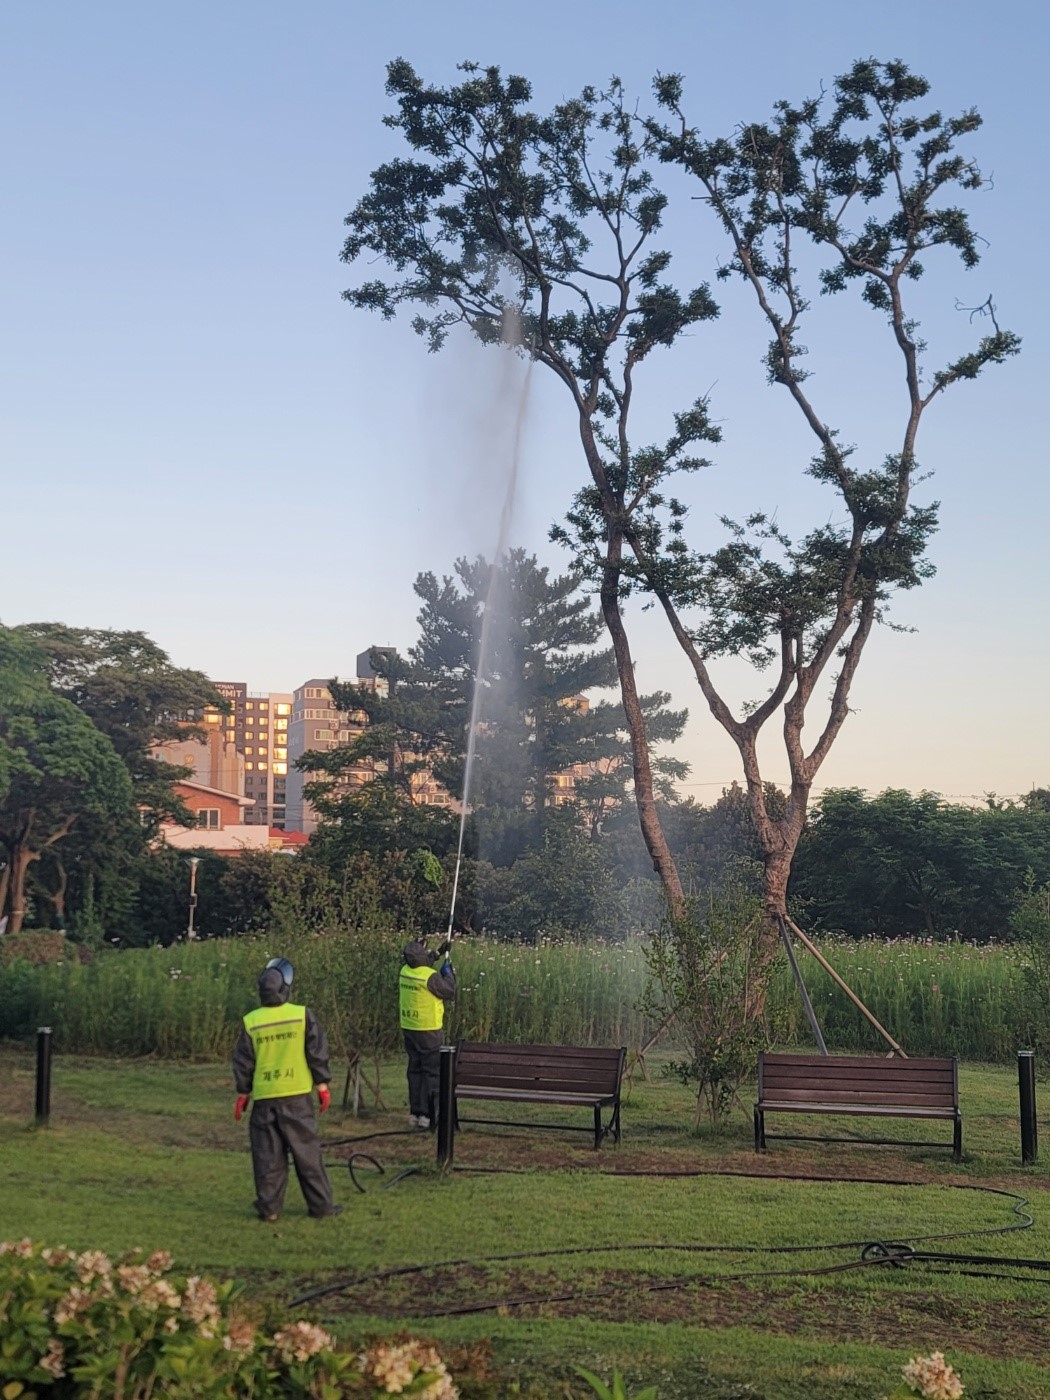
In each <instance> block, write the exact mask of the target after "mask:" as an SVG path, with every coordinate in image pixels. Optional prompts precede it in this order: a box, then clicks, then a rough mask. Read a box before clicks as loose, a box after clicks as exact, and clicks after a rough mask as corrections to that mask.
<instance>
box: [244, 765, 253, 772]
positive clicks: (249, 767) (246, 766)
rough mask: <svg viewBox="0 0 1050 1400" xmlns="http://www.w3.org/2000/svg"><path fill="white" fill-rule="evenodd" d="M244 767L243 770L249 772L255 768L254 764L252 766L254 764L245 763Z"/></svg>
mask: <svg viewBox="0 0 1050 1400" xmlns="http://www.w3.org/2000/svg"><path fill="white" fill-rule="evenodd" d="M244 766H245V768H247V769H248V770H249V771H250V770H251V769H252V768H254V767H255V764H254V763H246V764H245V765H244Z"/></svg>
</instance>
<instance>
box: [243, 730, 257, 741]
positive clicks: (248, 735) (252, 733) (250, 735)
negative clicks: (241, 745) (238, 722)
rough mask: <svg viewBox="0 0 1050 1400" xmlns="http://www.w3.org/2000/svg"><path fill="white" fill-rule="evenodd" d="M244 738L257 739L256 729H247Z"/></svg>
mask: <svg viewBox="0 0 1050 1400" xmlns="http://www.w3.org/2000/svg"><path fill="white" fill-rule="evenodd" d="M244 737H245V738H246V739H254V738H255V730H254V729H246V730H245V732H244Z"/></svg>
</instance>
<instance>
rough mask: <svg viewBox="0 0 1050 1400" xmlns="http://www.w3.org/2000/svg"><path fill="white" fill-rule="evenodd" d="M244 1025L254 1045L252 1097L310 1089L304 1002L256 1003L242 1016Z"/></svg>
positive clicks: (280, 1095)
mask: <svg viewBox="0 0 1050 1400" xmlns="http://www.w3.org/2000/svg"><path fill="white" fill-rule="evenodd" d="M244 1029H245V1030H246V1031H247V1032H248V1035H249V1036H250V1037H251V1042H252V1045H253V1046H254V1048H255V1073H254V1075H253V1076H252V1098H254V1099H286V1098H288V1097H290V1095H292V1094H309V1093H310V1092H311V1090H312V1089H313V1087H314V1077H313V1075H312V1074H311V1073H310V1066H309V1065H308V1064H307V1063H306V1007H305V1006H260V1007H258V1008H257V1009H256V1010H255V1011H249V1012H248V1014H247V1016H245V1018H244Z"/></svg>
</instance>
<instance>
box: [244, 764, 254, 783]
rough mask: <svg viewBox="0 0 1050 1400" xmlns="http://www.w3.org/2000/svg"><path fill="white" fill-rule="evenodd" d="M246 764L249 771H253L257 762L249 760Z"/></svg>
mask: <svg viewBox="0 0 1050 1400" xmlns="http://www.w3.org/2000/svg"><path fill="white" fill-rule="evenodd" d="M244 766H245V768H246V769H247V771H248V772H249V773H250V772H251V771H252V769H253V768H254V767H255V764H254V763H251V762H249V763H246V764H245V765H244ZM244 781H245V782H247V781H248V780H247V778H245V780H244Z"/></svg>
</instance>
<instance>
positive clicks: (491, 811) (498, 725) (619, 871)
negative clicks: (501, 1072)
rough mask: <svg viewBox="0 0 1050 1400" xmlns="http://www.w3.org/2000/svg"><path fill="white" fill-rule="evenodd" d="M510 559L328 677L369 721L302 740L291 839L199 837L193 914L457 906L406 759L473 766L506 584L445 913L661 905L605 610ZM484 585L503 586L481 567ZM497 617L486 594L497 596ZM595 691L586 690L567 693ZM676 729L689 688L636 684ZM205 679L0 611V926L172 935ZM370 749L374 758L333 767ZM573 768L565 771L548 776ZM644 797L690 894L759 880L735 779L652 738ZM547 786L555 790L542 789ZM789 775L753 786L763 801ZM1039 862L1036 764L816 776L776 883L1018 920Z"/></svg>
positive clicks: (372, 915) (552, 925)
mask: <svg viewBox="0 0 1050 1400" xmlns="http://www.w3.org/2000/svg"><path fill="white" fill-rule="evenodd" d="M502 574H503V577H502V578H500V579H494V578H493V571H492V569H491V568H490V566H489V565H487V564H486V563H485V562H484V561H482V560H475V561H466V560H460V561H459V562H458V563H457V565H456V566H455V571H454V574H453V575H452V576H449V577H445V578H442V579H437V578H436V577H435V576H434V575H432V574H423V575H420V577H419V578H418V579H417V582H416V591H417V594H418V596H419V598H420V602H421V607H420V613H419V638H418V640H417V642H416V643H415V645H414V646H412V647H411V648H410V649H409V651H408V653H407V654H406V655H405V656H401V655H399V654H397V653H395V652H386V653H383V654H376V655H375V656H374V657H373V660H374V662H375V666H376V670H377V671H378V672H379V674H380V678H381V680H382V681H383V682H384V684H382V685H381V686H380V687H378V688H377V689H376V691H374V692H366V691H361V690H359V689H357V688H356V687H355V686H353V685H351V684H349V683H340V682H338V681H335V682H333V687H332V691H333V695H334V696H335V698H336V701H337V703H338V704H339V705H340V706H341V707H344V708H346V709H360V710H364V711H365V712H366V713H367V716H368V719H369V723H368V725H367V726H366V727H365V728H364V729H362V730H361V731H360V733H359V735H358V737H357V738H356V739H355V740H354V741H353V742H351V743H349V744H345V745H342V746H340V747H338V748H336V749H333V750H332V751H330V752H328V753H316V754H312V755H308V756H307V759H306V760H305V761H304V763H303V767H304V768H305V769H306V770H307V771H308V773H309V776H310V779H311V783H310V792H311V795H312V797H313V800H314V801H315V803H316V805H317V807H318V808H319V810H320V811H321V814H322V818H323V820H322V823H321V826H320V828H319V830H318V831H317V833H316V834H315V836H314V837H313V838H312V839H311V841H310V843H309V845H308V846H307V847H306V848H305V850H304V852H303V853H302V854H301V855H299V856H297V857H294V858H292V857H289V856H287V855H279V854H272V855H271V854H268V853H266V852H257V853H249V854H246V855H244V856H241V857H238V858H236V859H226V858H223V857H219V856H216V855H214V854H211V853H207V852H200V853H199V854H200V855H201V864H200V867H199V870H198V892H199V908H198V916H199V917H198V925H199V928H200V931H201V932H202V934H204V935H208V936H219V935H233V934H238V933H243V932H253V931H261V930H272V931H274V932H276V933H278V934H279V933H280V932H281V931H284V930H288V931H293V930H298V929H303V928H321V927H332V926H333V925H334V926H357V927H363V926H366V925H371V926H376V927H380V926H386V927H390V928H398V929H406V930H407V929H431V928H436V927H441V926H443V925H444V923H445V922H446V921H447V919H448V917H449V913H450V899H451V889H452V879H453V872H454V867H455V861H456V852H457V845H458V838H459V816H458V812H457V810H456V809H455V807H453V806H445V807H442V806H430V805H424V804H422V803H420V802H419V801H418V800H417V797H416V789H415V787H414V780H415V779H416V778H417V777H418V775H419V774H420V773H421V772H422V771H423V770H424V769H426V770H428V771H429V772H431V773H433V774H434V775H435V776H436V777H437V778H438V779H439V781H440V782H441V783H442V784H443V785H444V787H445V789H446V791H447V792H448V793H449V794H450V796H451V798H452V799H454V801H457V802H458V801H460V800H461V799H462V797H463V792H464V777H465V767H466V756H467V746H468V729H469V723H468V721H469V717H470V710H471V702H472V697H473V687H474V676H475V671H476V667H477V657H478V650H477V649H478V643H479V640H480V626H481V622H482V620H483V617H484V613H485V608H486V605H488V606H489V607H490V608H494V607H495V606H496V604H495V602H494V601H493V600H494V599H495V598H498V597H502V599H503V602H502V603H501V604H500V605H499V606H500V608H501V609H502V621H501V622H499V624H498V625H495V624H493V626H494V627H495V633H496V640H495V642H494V644H493V649H492V650H493V654H492V658H491V660H490V663H489V665H488V668H487V674H486V684H485V685H484V686H483V691H484V696H483V701H484V703H483V705H482V711H481V716H480V722H479V724H478V726H477V746H476V752H475V755H474V768H473V772H472V775H471V778H472V783H471V789H470V792H469V794H468V799H469V811H468V817H467V820H466V823H465V827H464V857H463V862H462V870H461V878H460V889H459V898H458V900H457V908H456V921H457V924H458V925H459V926H460V927H461V928H465V929H468V930H474V931H478V932H481V931H485V932H487V933H490V934H494V935H496V936H508V937H526V938H529V937H535V936H537V935H538V934H541V933H558V932H561V933H564V934H566V935H570V936H578V937H584V938H587V937H595V936H606V937H612V938H618V937H623V936H625V935H627V934H629V933H631V932H632V931H640V930H644V929H646V928H651V927H653V926H655V924H656V923H657V922H658V921H659V920H660V918H661V917H662V914H663V909H664V906H663V903H662V898H661V891H660V885H659V881H658V880H657V878H656V876H655V875H654V872H653V868H652V861H651V858H650V855H649V852H648V850H647V848H646V845H645V843H644V841H643V840H642V837H641V834H640V831H639V826H638V818H637V814H636V809H635V806H634V804H633V802H632V801H631V774H632V764H631V755H630V744H629V738H628V735H627V732H626V727H625V723H624V721H623V717H622V710H621V709H620V707H619V705H618V704H615V703H607V702H605V701H603V700H601V699H595V694H596V693H598V694H599V695H600V692H601V690H602V688H603V687H604V686H608V685H609V684H610V681H611V679H612V675H613V672H612V663H611V660H610V657H609V654H608V652H607V651H606V650H604V649H602V648H601V647H599V646H597V645H596V643H597V639H598V638H599V636H600V629H599V628H598V626H597V619H596V615H595V613H594V611H593V609H592V608H591V606H590V604H589V602H588V600H587V598H586V597H585V596H583V595H582V594H581V592H580V590H579V586H578V583H576V582H574V581H573V580H572V579H571V578H567V577H562V578H551V577H550V576H549V574H548V572H547V571H546V570H544V569H542V568H541V567H540V566H539V565H538V564H537V562H536V560H535V559H534V558H532V557H531V556H527V555H525V554H524V553H523V552H520V551H519V552H516V553H514V554H513V555H511V556H510V557H509V558H508V560H507V561H506V562H505V565H504V566H503V569H502ZM494 583H495V584H498V585H499V586H498V587H496V588H495V589H494V588H493V585H494ZM490 622H491V619H490ZM584 691H586V692H587V693H588V694H589V696H590V699H591V703H590V704H589V706H587V707H584V706H582V705H580V704H579V703H578V701H579V696H580V695H581V694H582V693H583V692H584ZM643 702H644V704H645V705H646V707H647V710H648V712H649V714H650V717H651V718H650V725H651V729H652V731H653V732H654V733H656V732H658V733H660V734H661V735H662V736H663V737H664V739H665V740H666V742H667V743H668V744H670V743H673V741H674V739H676V738H677V736H678V735H679V734H680V732H681V730H682V727H683V724H684V722H685V715H684V714H683V713H682V712H677V711H673V710H671V709H670V708H669V707H668V703H667V702H668V697H667V696H666V695H662V694H655V695H652V696H647V697H643ZM221 703H222V702H221V700H220V698H219V697H218V695H217V694H216V693H215V691H214V688H213V687H212V685H211V683H210V682H209V681H208V680H207V678H206V677H205V676H204V675H203V674H202V673H200V672H197V671H192V670H184V669H181V668H178V667H174V666H172V664H171V662H170V660H169V659H168V657H167V656H166V655H165V653H164V652H163V651H162V650H161V648H160V647H158V646H157V645H156V644H155V643H154V642H152V641H151V640H150V639H149V638H147V637H145V636H143V635H142V634H140V633H131V632H106V631H101V630H93V629H78V628H68V627H64V626H61V625H59V624H46V625H45V624H40V625H33V626H25V627H18V628H2V627H0V915H2V916H3V917H4V918H6V921H7V922H6V930H7V933H8V934H11V933H16V932H17V931H18V929H19V927H20V926H21V924H22V923H23V922H24V923H25V925H26V927H27V928H52V929H61V930H66V931H68V932H69V933H70V934H71V935H72V936H73V937H75V938H77V939H78V940H80V941H84V942H89V943H90V942H102V941H104V940H105V941H109V942H112V943H116V944H118V945H119V946H132V945H141V944H147V943H154V942H161V943H171V942H174V941H175V940H177V939H178V938H180V937H181V936H182V935H183V933H184V931H185V927H186V915H187V895H188V870H187V866H186V859H185V856H186V852H184V851H176V850H174V849H172V848H171V847H167V846H164V845H162V844H159V843H158V842H157V839H156V838H157V831H158V827H159V825H160V823H161V822H162V821H165V820H175V821H183V822H185V823H186V824H187V825H189V824H191V823H192V815H191V814H190V813H189V812H188V811H186V809H185V808H184V807H183V806H182V804H181V803H180V801H179V800H178V798H177V796H176V794H175V792H174V787H173V784H174V782H175V780H176V779H177V778H178V777H179V776H182V774H183V770H181V769H178V768H174V767H172V766H171V765H167V764H164V763H161V762H159V761H157V760H156V759H154V758H152V757H151V754H150V750H151V747H152V746H153V745H155V744H156V743H159V742H162V741H163V740H165V739H167V738H171V737H172V736H173V735H175V734H185V733H186V732H187V728H188V729H189V730H190V732H197V731H196V727H195V725H194V717H196V718H198V719H199V717H200V715H201V713H202V711H203V708H204V707H205V706H206V705H209V704H219V705H221ZM364 759H367V760H368V761H369V762H370V763H371V764H372V765H373V767H374V772H375V777H374V778H373V779H372V780H371V781H369V782H366V783H364V784H361V785H358V786H356V787H350V786H346V785H343V784H341V783H340V781H339V780H340V778H342V777H345V775H346V774H347V773H348V772H349V771H350V770H351V769H353V768H354V767H355V765H356V766H359V765H360V764H361V762H362V761H363V760H364ZM567 771H571V772H573V773H574V774H575V786H574V787H573V788H572V789H571V790H569V791H565V790H563V789H560V788H559V787H558V786H557V785H556V782H557V777H558V775H559V774H564V773H565V772H567ZM655 771H656V772H657V773H658V774H659V796H658V799H657V801H658V804H659V811H660V819H661V823H662V825H663V827H664V829H665V831H666V833H667V838H668V841H669V843H670V847H671V849H672V851H673V852H674V857H675V861H676V863H677V865H678V867H679V869H680V870H681V872H682V877H683V881H684V886H685V888H686V890H687V892H688V893H689V894H693V895H699V894H703V893H704V892H706V891H709V890H711V889H712V888H717V887H719V886H720V885H722V884H724V883H725V882H726V881H727V879H729V878H732V880H734V881H736V882H740V881H743V882H744V883H745V884H746V883H748V882H751V883H752V884H753V887H754V888H755V889H756V890H757V889H759V888H760V874H761V845H760V842H759V840H758V837H757V835H756V832H755V828H754V824H753V820H752V816H751V804H750V803H749V800H748V796H747V793H746V792H745V791H744V790H743V789H742V788H741V787H739V786H737V785H735V784H734V785H733V786H731V787H729V788H727V789H725V790H724V792H723V793H722V795H721V796H720V797H719V799H718V800H717V801H716V802H714V803H713V804H712V805H711V806H706V807H705V806H701V805H699V804H698V803H696V802H695V801H694V800H692V799H686V800H683V799H681V798H680V797H679V796H678V795H677V792H676V787H675V782H676V780H680V779H681V778H682V777H684V776H685V773H686V769H685V766H684V765H683V764H682V763H681V762H680V761H678V760H676V759H674V758H673V757H672V756H671V755H669V754H667V755H663V756H661V757H659V758H658V759H656V763H655ZM555 799H558V800H557V802H556V801H555ZM785 801H786V798H785V795H784V794H783V793H782V792H780V791H779V790H778V789H777V788H776V787H774V786H773V785H768V786H767V789H766V794H765V803H766V806H767V809H768V810H769V811H770V812H771V813H773V814H775V813H776V812H777V811H778V810H780V808H781V807H782V806H783V805H784V803H785ZM1047 887H1050V790H1047V789H1036V790H1033V791H1032V792H1031V793H1029V794H1026V795H1025V797H1023V798H1021V799H1020V800H1017V801H1004V800H1001V799H998V798H996V797H994V796H989V798H988V799H987V800H986V801H985V803H984V805H982V806H979V807H968V806H962V805H958V804H953V803H949V802H946V801H944V800H943V799H942V798H940V797H938V796H937V795H936V794H934V793H929V792H923V793H920V794H918V795H913V794H911V793H908V792H904V791H896V790H891V791H887V792H884V793H882V794H881V795H879V796H868V795H866V794H865V793H863V792H862V791H860V790H859V789H837V790H831V791H828V792H826V793H825V794H824V795H823V797H822V799H821V800H820V801H819V802H818V803H817V804H816V805H815V806H814V808H813V809H812V811H811V813H810V817H809V821H808V822H807V826H806V829H805V831H804V833H803V837H802V840H801V842H800V845H799V851H798V857H797V860H796V863H795V868H794V871H793V876H792V883H791V886H790V890H789V894H790V899H791V905H792V910H793V913H794V915H795V917H796V919H797V920H798V921H799V922H800V923H801V924H803V925H804V926H805V927H807V928H809V929H812V930H815V931H818V932H819V931H828V930H836V931H841V932H843V933H845V934H847V935H850V936H857V937H863V936H868V935H885V936H891V937H895V936H903V935H920V936H927V937H932V938H938V939H942V938H953V937H960V938H967V939H977V940H984V939H992V938H1004V937H1008V936H1009V929H1010V922H1011V918H1012V916H1013V915H1014V912H1015V910H1016V908H1017V907H1018V903H1019V901H1022V900H1023V899H1024V897H1025V892H1026V891H1027V892H1028V896H1029V897H1031V892H1032V891H1033V890H1040V889H1045V888H1047Z"/></svg>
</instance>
